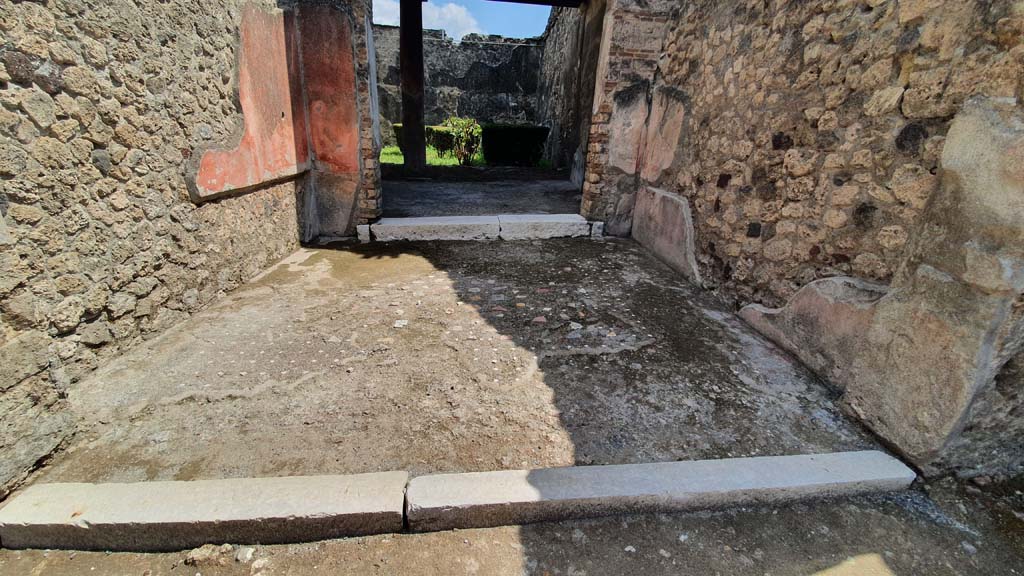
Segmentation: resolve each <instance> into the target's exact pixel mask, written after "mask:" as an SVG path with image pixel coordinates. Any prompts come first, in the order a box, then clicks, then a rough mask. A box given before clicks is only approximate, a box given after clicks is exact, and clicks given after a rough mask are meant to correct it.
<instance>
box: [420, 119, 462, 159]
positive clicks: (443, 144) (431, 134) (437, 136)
mask: <svg viewBox="0 0 1024 576" xmlns="http://www.w3.org/2000/svg"><path fill="white" fill-rule="evenodd" d="M423 131H424V136H425V137H426V141H427V146H433V147H434V149H435V150H437V155H438V156H448V155H450V154H452V153H453V152H455V133H454V132H453V131H452V129H451V128H449V127H447V126H424V128H423Z"/></svg>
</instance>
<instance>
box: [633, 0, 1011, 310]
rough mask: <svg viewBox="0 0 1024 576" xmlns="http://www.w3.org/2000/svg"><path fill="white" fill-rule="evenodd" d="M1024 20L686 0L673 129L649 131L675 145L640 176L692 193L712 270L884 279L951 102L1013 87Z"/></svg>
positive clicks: (915, 0) (704, 263)
mask: <svg viewBox="0 0 1024 576" xmlns="http://www.w3.org/2000/svg"><path fill="white" fill-rule="evenodd" d="M1022 22H1024V3H1022V2H1019V1H1011V0H995V1H982V0H902V1H897V0H818V1H814V2H805V1H796V0H772V1H769V2H763V1H760V0H758V1H752V0H729V1H725V2H722V1H709V0H705V1H690V2H687V3H685V4H684V5H683V9H682V12H681V13H680V14H679V15H678V17H676V18H673V24H672V28H671V30H670V31H669V33H668V38H667V41H666V45H665V49H664V59H663V61H662V62H661V64H660V66H659V70H658V73H657V76H658V78H657V82H656V86H655V88H654V92H653V94H654V97H655V98H656V99H657V98H658V97H664V98H670V99H672V100H675V101H677V102H679V103H680V106H679V107H680V110H682V112H681V113H680V115H681V118H682V130H681V131H676V132H672V133H670V134H667V135H661V136H660V138H662V139H659V137H654V138H650V139H649V140H648V142H647V147H648V149H651V148H654V147H669V148H671V149H674V150H677V153H676V155H675V158H674V159H673V160H672V165H671V167H669V168H668V169H666V170H664V171H662V172H659V173H656V174H652V175H651V177H652V178H654V180H655V181H652V182H650V184H652V185H655V186H657V187H659V188H662V189H665V190H668V191H670V192H674V193H677V194H680V195H681V196H683V197H685V198H687V199H688V201H689V203H690V205H691V207H692V210H693V213H694V226H695V237H696V242H697V252H698V253H697V261H698V266H699V267H700V269H701V272H702V276H703V277H704V278H705V280H706V281H710V282H713V283H717V284H719V285H721V286H724V287H726V288H728V290H729V291H730V292H731V293H733V294H736V295H737V298H738V300H740V301H742V302H744V303H746V302H752V301H756V302H766V303H770V304H778V303H780V302H782V301H784V300H785V299H786V298H788V297H789V296H791V295H792V294H793V293H794V292H795V291H796V290H797V289H798V288H800V287H801V286H803V285H805V284H807V283H808V282H810V281H812V280H814V279H815V278H819V277H822V276H832V275H838V274H852V275H854V276H858V277H861V278H867V279H871V280H875V281H879V282H882V283H888V282H889V281H890V279H891V277H892V274H893V271H894V266H895V265H896V263H897V262H898V259H899V256H900V254H901V253H902V252H903V249H904V244H905V243H906V241H907V238H908V235H909V232H910V230H911V229H912V227H913V226H914V224H915V222H916V221H917V220H918V218H919V215H920V214H921V212H922V210H923V208H924V207H925V205H926V203H927V202H928V199H929V198H930V197H931V195H932V193H933V192H934V191H935V190H936V188H937V186H938V177H937V175H936V173H937V170H938V163H939V157H940V154H941V151H942V145H943V140H944V137H945V134H946V131H947V130H948V127H949V124H950V120H951V119H952V117H953V115H954V114H955V113H956V112H957V111H958V110H959V109H960V107H961V105H962V104H963V103H964V101H965V100H966V99H967V98H968V97H970V96H972V95H976V94H984V95H988V96H993V97H1010V98H1012V97H1017V98H1018V99H1020V98H1021V97H1024V73H1022V70H1024V46H1022V45H1021V41H1022V37H1024V34H1022V31H1024V24H1022ZM652 129H653V124H652ZM628 209H629V207H628V206H621V207H620V208H619V211H620V212H621V211H627V210H628Z"/></svg>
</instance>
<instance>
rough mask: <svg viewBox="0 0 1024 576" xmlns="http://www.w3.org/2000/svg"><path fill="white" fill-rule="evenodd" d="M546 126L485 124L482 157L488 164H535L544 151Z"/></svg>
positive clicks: (546, 134) (546, 137) (546, 135)
mask: <svg viewBox="0 0 1024 576" xmlns="http://www.w3.org/2000/svg"><path fill="white" fill-rule="evenodd" d="M549 131H550V128H548V127H547V126H519V125H513V124H487V125H485V126H484V127H483V147H484V159H485V160H486V161H487V163H488V164H497V165H512V166H535V165H536V164H537V162H539V161H540V157H541V155H542V154H543V153H544V142H545V141H546V140H547V139H548V132H549Z"/></svg>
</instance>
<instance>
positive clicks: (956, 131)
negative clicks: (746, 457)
mask: <svg viewBox="0 0 1024 576" xmlns="http://www.w3.org/2000/svg"><path fill="white" fill-rule="evenodd" d="M939 176H940V186H939V188H938V189H937V190H936V191H935V192H934V194H933V195H932V197H931V199H930V200H929V202H928V205H927V206H926V207H925V209H924V211H923V212H922V214H921V217H920V222H919V223H918V224H917V225H916V226H915V227H914V229H913V230H912V231H911V235H910V239H909V241H908V243H907V249H906V250H904V252H903V254H902V256H901V258H900V261H899V264H898V266H897V268H896V273H895V275H894V279H893V281H892V283H891V285H890V286H888V287H885V286H881V285H877V284H876V285H868V284H865V283H864V282H863V281H859V280H856V279H853V278H843V277H833V278H825V279H822V280H818V281H816V282H813V283H811V284H809V285H807V286H805V287H804V288H802V289H800V290H799V291H798V292H797V293H796V295H795V296H794V297H793V298H792V299H791V301H790V302H789V303H788V304H787V305H786V306H785V307H784V308H779V309H767V308H764V307H762V306H757V305H752V306H747V307H745V308H744V309H743V310H742V311H741V312H740V314H741V316H742V317H743V318H744V319H746V320H747V321H748V322H750V323H751V324H752V325H754V326H755V327H757V328H758V329H759V330H761V331H762V332H763V333H764V334H766V335H767V336H769V337H770V338H772V339H773V340H775V341H776V342H778V343H779V344H780V345H782V346H783V347H785V348H787V349H789V350H790V351H791V352H793V353H794V354H795V355H796V356H798V357H799V358H801V359H802V360H804V362H805V363H807V364H808V365H809V366H811V367H812V368H813V369H814V370H815V371H817V372H818V373H819V374H822V375H823V376H826V377H827V378H828V379H829V381H830V382H832V383H833V384H834V385H835V386H836V387H838V388H839V389H841V390H842V391H843V397H842V403H843V405H844V406H845V407H846V408H847V409H848V410H849V411H850V412H851V413H852V414H855V415H857V416H858V417H859V418H861V419H862V420H863V421H864V422H865V423H867V424H868V425H869V426H870V427H871V428H872V429H873V430H875V431H876V432H878V434H880V435H881V436H882V437H884V438H886V439H888V440H889V441H890V442H892V444H893V445H895V446H896V447H898V449H899V450H901V451H902V452H903V453H904V454H905V455H906V457H907V458H908V459H910V460H911V461H913V462H914V463H915V464H917V465H918V466H919V467H921V469H922V470H923V471H925V472H926V473H932V474H935V473H943V472H947V471H956V472H957V473H959V474H961V475H965V476H971V475H977V474H992V473H997V474H1017V473H1021V472H1024V396H1022V394H1021V393H1022V391H1024V386H1022V384H1024V381H1022V379H1021V357H1022V354H1024V352H1022V350H1024V317H1022V314H1021V310H1020V302H1021V298H1022V295H1024V203H1022V200H1021V199H1022V198H1024V109H1022V108H1021V106H1020V105H1019V104H1017V102H1016V101H1015V100H1014V99H1012V98H1001V99H999V98H987V97H975V98H972V99H970V100H969V101H968V102H967V103H966V104H965V105H964V107H963V110H962V111H961V112H960V113H958V114H957V115H956V117H955V119H954V121H953V122H952V124H951V125H950V127H949V130H948V132H947V133H946V139H945V142H944V145H943V151H942V157H941V161H940V171H939Z"/></svg>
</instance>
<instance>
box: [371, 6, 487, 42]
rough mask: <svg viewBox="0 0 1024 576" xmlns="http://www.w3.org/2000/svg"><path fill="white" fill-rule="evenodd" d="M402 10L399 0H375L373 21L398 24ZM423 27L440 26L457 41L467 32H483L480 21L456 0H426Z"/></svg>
mask: <svg viewBox="0 0 1024 576" xmlns="http://www.w3.org/2000/svg"><path fill="white" fill-rule="evenodd" d="M399 14H400V10H399V4H398V0H373V21H374V22H375V23H377V24H390V25H392V26H397V25H398V23H399V21H400V18H399ZM423 27H424V28H440V29H441V30H444V31H445V32H447V33H448V35H449V36H451V37H452V38H454V39H455V40H456V41H459V40H462V37H463V36H465V35H466V34H472V33H482V32H483V30H482V29H481V28H480V23H479V22H477V21H476V18H474V17H473V14H472V13H470V11H469V10H468V9H467V8H466V7H465V6H463V5H461V4H456V3H454V2H446V3H439V2H424V3H423Z"/></svg>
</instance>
